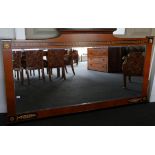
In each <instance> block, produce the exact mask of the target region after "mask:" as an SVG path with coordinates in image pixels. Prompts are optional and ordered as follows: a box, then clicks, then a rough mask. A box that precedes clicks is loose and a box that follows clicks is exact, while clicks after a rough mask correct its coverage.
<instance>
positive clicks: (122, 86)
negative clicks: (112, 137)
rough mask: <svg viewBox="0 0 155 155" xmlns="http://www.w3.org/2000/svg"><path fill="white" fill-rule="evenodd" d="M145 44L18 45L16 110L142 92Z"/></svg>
mask: <svg viewBox="0 0 155 155" xmlns="http://www.w3.org/2000/svg"><path fill="white" fill-rule="evenodd" d="M145 49H146V48H145V46H128V47H122V46H121V47H110V46H109V47H107V46H105V47H75V48H74V47H73V48H68V49H18V50H16V49H13V50H12V58H13V60H12V61H13V76H14V82H15V95H16V112H17V113H23V112H31V111H37V110H42V109H48V108H50V109H51V108H59V107H65V106H69V105H76V104H82V103H88V102H89V103H90V102H96V101H105V100H111V99H121V98H130V97H138V96H140V95H141V92H142V83H143V67H144V59H145Z"/></svg>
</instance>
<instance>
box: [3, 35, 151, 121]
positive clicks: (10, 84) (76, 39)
mask: <svg viewBox="0 0 155 155" xmlns="http://www.w3.org/2000/svg"><path fill="white" fill-rule="evenodd" d="M6 43H7V44H8V45H9V46H8V45H7V44H6ZM3 45H5V46H3V59H4V70H5V84H6V96H7V108H8V117H9V118H10V119H12V120H14V118H16V117H17V116H18V115H17V114H16V105H15V92H14V81H13V72H12V52H11V49H24V48H26V49H27V48H32V49H33V48H40V49H44V48H64V47H65V48H66V47H67V48H69V47H73V46H74V47H79V46H81V47H90V46H91V47H96V46H97V47H103V46H129V45H147V51H146V60H145V67H144V82H143V93H142V96H144V97H145V96H147V88H148V76H149V68H150V59H151V49H152V44H151V43H149V42H148V38H133V39H132V38H130V39H129V38H125V39H123V38H115V37H113V36H112V35H111V34H100V33H94V34H92V33H91V34H89V33H86V34H85V35H83V34H81V33H76V34H74V33H69V34H67V33H65V34H62V35H61V36H60V37H58V38H54V39H49V40H26V41H15V40H14V41H4V42H3ZM35 104H37V103H35ZM127 104H135V103H130V102H128V99H121V100H110V101H103V102H94V103H87V104H86V103H85V104H79V105H76V106H68V107H63V108H58V109H48V110H40V111H35V113H36V115H34V114H33V113H32V114H31V115H32V116H37V117H36V118H44V117H49V116H57V115H64V114H70V113H76V112H83V111H89V110H97V109H101V108H109V107H115V106H121V105H127ZM26 114H27V113H26ZM31 115H24V116H23V115H22V114H20V116H21V117H20V116H19V118H27V117H28V116H31ZM13 122H14V121H13Z"/></svg>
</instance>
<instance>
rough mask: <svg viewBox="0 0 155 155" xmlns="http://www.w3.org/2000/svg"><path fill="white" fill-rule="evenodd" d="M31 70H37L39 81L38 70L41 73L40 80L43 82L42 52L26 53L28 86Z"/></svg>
mask: <svg viewBox="0 0 155 155" xmlns="http://www.w3.org/2000/svg"><path fill="white" fill-rule="evenodd" d="M31 70H38V75H39V79H40V70H41V71H42V79H43V80H45V74H44V62H43V51H41V50H40V51H27V52H26V74H27V79H28V84H29V83H30V79H29V72H28V71H30V72H31Z"/></svg>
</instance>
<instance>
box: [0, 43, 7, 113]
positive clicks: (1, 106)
mask: <svg viewBox="0 0 155 155" xmlns="http://www.w3.org/2000/svg"><path fill="white" fill-rule="evenodd" d="M2 58H3V57H2V42H1V41H0V113H6V112H7V107H6V97H5V96H6V95H5V86H4V69H3V59H2Z"/></svg>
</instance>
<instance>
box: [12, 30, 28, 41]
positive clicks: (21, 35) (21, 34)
mask: <svg viewBox="0 0 155 155" xmlns="http://www.w3.org/2000/svg"><path fill="white" fill-rule="evenodd" d="M15 33H16V39H17V40H18V39H20V40H25V38H26V37H25V28H16V29H15Z"/></svg>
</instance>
